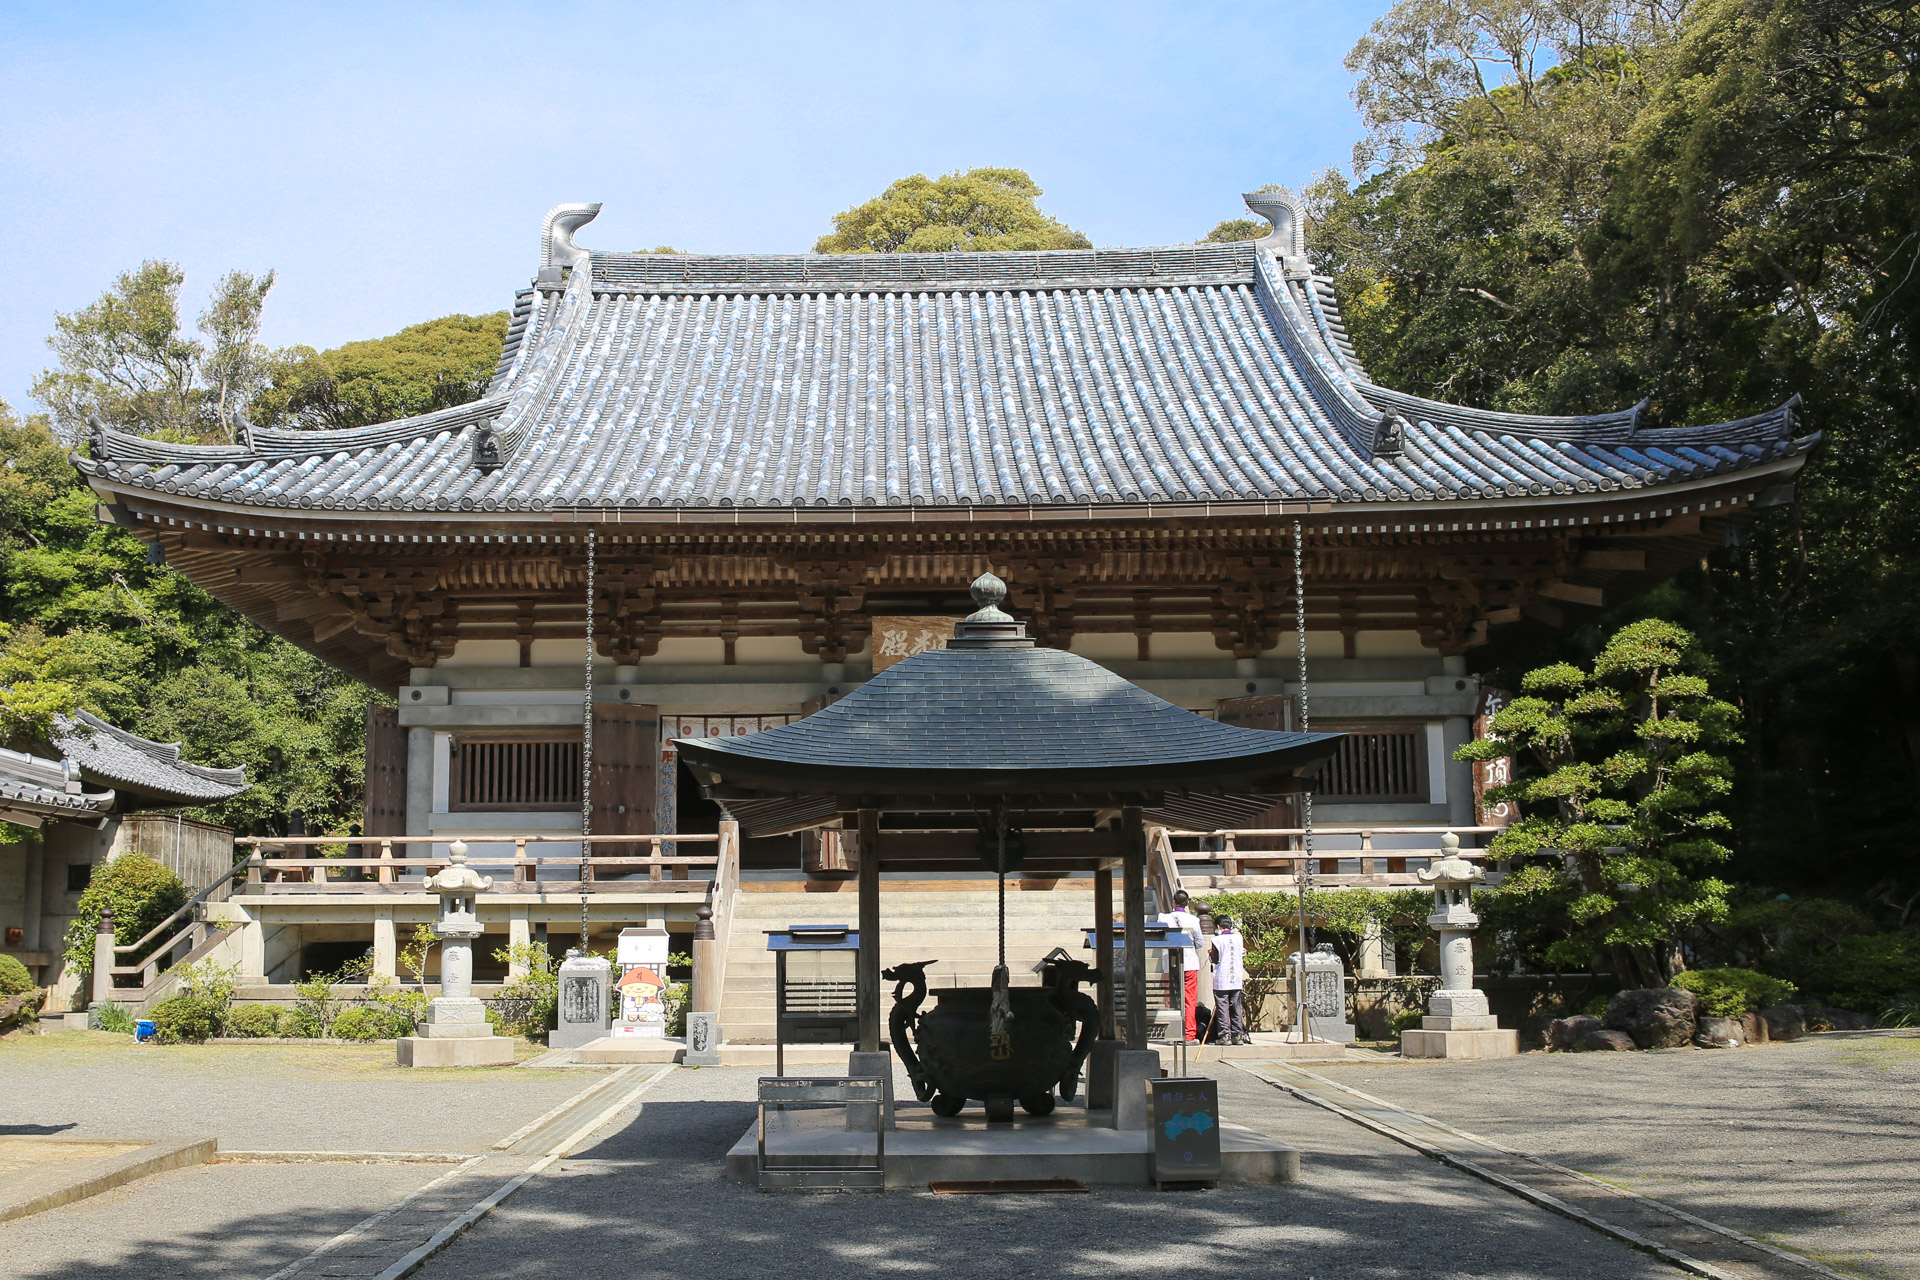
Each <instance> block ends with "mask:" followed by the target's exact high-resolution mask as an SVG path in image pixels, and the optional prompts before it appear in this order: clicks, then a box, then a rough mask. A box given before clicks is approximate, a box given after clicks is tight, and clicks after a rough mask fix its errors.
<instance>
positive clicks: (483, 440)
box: [473, 418, 507, 475]
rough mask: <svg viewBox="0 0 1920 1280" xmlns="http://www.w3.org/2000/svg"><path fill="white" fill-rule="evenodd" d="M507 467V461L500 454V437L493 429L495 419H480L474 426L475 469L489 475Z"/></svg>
mask: <svg viewBox="0 0 1920 1280" xmlns="http://www.w3.org/2000/svg"><path fill="white" fill-rule="evenodd" d="M506 465H507V460H506V459H505V458H504V457H502V456H501V453H500V436H499V434H498V433H497V432H496V431H495V430H494V429H493V419H492V418H482V419H480V421H478V422H476V423H474V424H473V469H474V470H475V471H478V472H479V473H480V474H482V475H487V474H489V473H490V472H494V471H498V470H499V469H500V468H502V467H504V466H506Z"/></svg>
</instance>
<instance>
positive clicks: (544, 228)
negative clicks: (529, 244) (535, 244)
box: [540, 200, 600, 280]
mask: <svg viewBox="0 0 1920 1280" xmlns="http://www.w3.org/2000/svg"><path fill="white" fill-rule="evenodd" d="M599 216H600V203H599V201H597V200H596V201H594V202H593V203H591V204H557V205H555V206H554V207H553V208H551V209H549V210H547V216H546V218H545V219H544V220H543V221H542V222H541V223H540V278H541V279H543V280H545V279H555V280H557V279H559V278H560V277H559V275H558V274H557V272H556V274H555V275H553V276H551V277H549V276H548V275H547V272H548V271H549V270H555V269H557V268H566V267H572V266H574V265H576V264H577V263H579V262H580V261H582V260H583V259H584V258H586V256H587V251H586V250H585V249H582V248H581V247H580V246H579V245H577V244H575V243H574V242H573V233H574V232H576V231H578V230H579V229H580V228H582V227H584V226H586V225H587V224H588V223H589V222H592V221H593V220H594V219H595V218H597V217H599Z"/></svg>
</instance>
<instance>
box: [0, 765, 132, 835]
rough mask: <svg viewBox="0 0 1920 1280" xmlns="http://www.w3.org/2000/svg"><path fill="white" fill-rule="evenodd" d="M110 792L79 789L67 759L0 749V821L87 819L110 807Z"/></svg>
mask: <svg viewBox="0 0 1920 1280" xmlns="http://www.w3.org/2000/svg"><path fill="white" fill-rule="evenodd" d="M113 802H114V794H113V792H111V791H85V790H82V789H81V785H80V774H79V771H78V770H76V769H74V768H73V766H72V764H71V762H69V761H65V760H49V759H46V758H45V757H44V756H36V755H32V754H30V753H28V752H25V751H8V750H5V749H0V822H14V823H19V824H21V825H23V826H29V827H37V826H39V825H41V824H42V823H44V822H50V821H54V820H58V819H66V820H69V821H80V822H91V821H93V820H95V819H97V818H99V817H100V816H101V815H103V814H106V813H109V812H111V811H112V809H113Z"/></svg>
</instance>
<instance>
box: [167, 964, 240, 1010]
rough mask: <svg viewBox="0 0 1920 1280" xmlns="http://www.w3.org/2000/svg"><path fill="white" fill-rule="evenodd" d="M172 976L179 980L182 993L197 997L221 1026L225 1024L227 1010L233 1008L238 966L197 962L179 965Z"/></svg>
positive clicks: (238, 977) (238, 975)
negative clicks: (211, 1007) (215, 1015)
mask: <svg viewBox="0 0 1920 1280" xmlns="http://www.w3.org/2000/svg"><path fill="white" fill-rule="evenodd" d="M173 975H174V977H175V978H177V979H178V980H179V989H180V990H181V991H182V992H184V993H185V994H187V995H191V996H199V997H200V998H201V999H202V1000H205V1001H206V1002H207V1003H208V1004H211V1005H212V1006H213V1008H214V1012H215V1013H216V1014H218V1015H219V1018H220V1021H221V1022H222V1023H223V1024H224V1023H225V1022H226V1020H227V1010H229V1009H231V1008H232V1007H233V989H234V987H236V986H237V985H239V981H240V966H239V965H237V964H230V965H218V964H215V963H214V962H213V961H211V960H199V961H196V962H195V963H193V964H183V965H180V966H179V967H178V968H176V969H174V971H173Z"/></svg>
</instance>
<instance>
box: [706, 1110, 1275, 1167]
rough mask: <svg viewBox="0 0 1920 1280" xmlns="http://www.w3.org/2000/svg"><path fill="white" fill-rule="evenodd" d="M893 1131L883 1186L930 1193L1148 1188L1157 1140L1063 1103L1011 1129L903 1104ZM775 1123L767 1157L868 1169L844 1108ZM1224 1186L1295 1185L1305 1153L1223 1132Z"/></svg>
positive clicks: (748, 1139)
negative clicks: (1052, 1184)
mask: <svg viewBox="0 0 1920 1280" xmlns="http://www.w3.org/2000/svg"><path fill="white" fill-rule="evenodd" d="M895 1117H896V1118H895V1127H894V1128H892V1129H890V1130H888V1131H887V1135H886V1139H887V1141H886V1157H885V1162H886V1185H887V1186H888V1187H925V1186H926V1185H927V1184H928V1183H930V1182H999V1181H1007V1180H1014V1179H1020V1180H1029V1179H1040V1178H1071V1179H1073V1180H1075V1181H1076V1182H1080V1183H1084V1184H1085V1185H1087V1186H1108V1187H1141V1186H1145V1185H1147V1182H1148V1174H1149V1171H1150V1168H1151V1163H1152V1156H1151V1154H1150V1148H1151V1144H1152V1141H1153V1135H1152V1134H1151V1133H1150V1132H1149V1131H1147V1130H1144V1129H1133V1130H1121V1129H1114V1128H1111V1127H1109V1126H1110V1125H1111V1124H1112V1119H1111V1113H1109V1112H1105V1111H1087V1110H1086V1109H1084V1108H1082V1107H1078V1106H1074V1105H1072V1104H1062V1105H1061V1106H1060V1107H1058V1108H1057V1109H1056V1110H1055V1111H1053V1112H1052V1114H1050V1115H1045V1116H1029V1115H1024V1114H1019V1115H1016V1117H1015V1118H1014V1120H1013V1121H1012V1122H1011V1123H1009V1124H996V1125H994V1126H992V1127H991V1128H989V1127H987V1125H985V1124H984V1123H983V1122H982V1120H981V1117H980V1112H979V1111H978V1110H977V1109H976V1110H974V1111H972V1112H970V1113H969V1115H968V1118H956V1119H951V1120H949V1119H945V1118H943V1117H940V1116H936V1115H934V1114H933V1113H932V1111H931V1110H929V1109H928V1108H926V1107H924V1106H915V1105H914V1104H912V1103H910V1102H904V1101H902V1102H899V1103H897V1104H896V1111H895ZM775 1119H776V1118H775V1117H771V1116H770V1117H769V1118H768V1127H767V1152H768V1154H769V1155H771V1156H776V1157H778V1158H780V1159H781V1160H782V1161H787V1162H797V1161H802V1160H804V1161H805V1162H806V1163H808V1164H810V1165H814V1166H817V1167H831V1166H833V1165H836V1164H846V1165H859V1164H863V1163H867V1164H870V1162H871V1161H872V1160H873V1146H874V1143H873V1134H872V1133H871V1132H866V1133H849V1132H847V1128H846V1117H845V1114H844V1112H842V1111H838V1110H830V1109H823V1110H816V1111H789V1112H784V1113H781V1114H780V1115H779V1116H778V1117H777V1119H778V1121H779V1123H778V1125H777V1126H776V1124H775ZM758 1154H759V1151H758V1133H757V1131H756V1129H755V1127H754V1126H752V1125H749V1126H748V1127H747V1131H746V1132H745V1133H743V1134H742V1135H741V1136H740V1140H739V1141H738V1142H736V1143H734V1144H733V1149H732V1150H730V1151H728V1152H727V1162H726V1168H727V1177H728V1179H730V1180H731V1181H734V1182H746V1183H752V1182H754V1181H756V1179H757V1176H758ZM1220 1160H1221V1178H1220V1181H1222V1182H1295V1181H1298V1180H1299V1177H1300V1152H1299V1149H1298V1148H1295V1147H1289V1146H1287V1145H1286V1144H1284V1143H1281V1142H1278V1141H1276V1140H1274V1139H1272V1138H1269V1137H1267V1136H1266V1135H1265V1134H1261V1133H1255V1132H1254V1131H1253V1130H1251V1129H1245V1128H1242V1127H1240V1126H1239V1125H1234V1124H1222V1125H1221V1126H1220Z"/></svg>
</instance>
